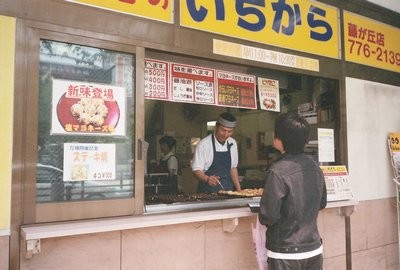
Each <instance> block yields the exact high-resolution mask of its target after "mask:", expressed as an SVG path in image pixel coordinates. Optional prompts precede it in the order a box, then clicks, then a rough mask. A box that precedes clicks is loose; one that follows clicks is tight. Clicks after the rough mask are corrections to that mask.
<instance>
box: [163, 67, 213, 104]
mask: <svg viewBox="0 0 400 270" xmlns="http://www.w3.org/2000/svg"><path fill="white" fill-rule="evenodd" d="M171 77H172V78H171V82H172V88H171V90H172V91H171V92H172V93H171V99H172V101H177V102H187V103H192V102H195V103H203V104H214V103H215V93H214V81H215V70H213V69H209V68H204V67H198V66H189V65H184V64H178V63H171Z"/></svg>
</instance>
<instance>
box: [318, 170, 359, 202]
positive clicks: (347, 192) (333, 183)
mask: <svg viewBox="0 0 400 270" xmlns="http://www.w3.org/2000/svg"><path fill="white" fill-rule="evenodd" d="M320 168H321V170H322V172H323V173H324V178H325V183H326V192H327V200H328V202H331V201H340V200H350V199H353V191H352V188H351V184H350V180H349V175H348V173H347V169H346V167H345V166H320Z"/></svg>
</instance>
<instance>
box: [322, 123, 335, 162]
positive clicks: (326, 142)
mask: <svg viewBox="0 0 400 270" xmlns="http://www.w3.org/2000/svg"><path fill="white" fill-rule="evenodd" d="M318 161H319V162H335V138H334V131H333V129H328V128H319V129H318Z"/></svg>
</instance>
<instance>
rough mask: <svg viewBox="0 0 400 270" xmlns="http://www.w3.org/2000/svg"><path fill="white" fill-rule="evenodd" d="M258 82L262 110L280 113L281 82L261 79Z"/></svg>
mask: <svg viewBox="0 0 400 270" xmlns="http://www.w3.org/2000/svg"><path fill="white" fill-rule="evenodd" d="M257 82H258V98H259V100H260V109H261V110H267V111H274V112H280V110H281V108H280V103H279V81H277V80H272V79H266V78H260V77H259V78H258V79H257Z"/></svg>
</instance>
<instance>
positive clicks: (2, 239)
mask: <svg viewBox="0 0 400 270" xmlns="http://www.w3.org/2000/svg"><path fill="white" fill-rule="evenodd" d="M9 239H10V238H9V237H8V236H0V270H8V263H9V262H8V260H9V256H8V255H9V254H8V250H9Z"/></svg>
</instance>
